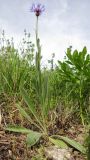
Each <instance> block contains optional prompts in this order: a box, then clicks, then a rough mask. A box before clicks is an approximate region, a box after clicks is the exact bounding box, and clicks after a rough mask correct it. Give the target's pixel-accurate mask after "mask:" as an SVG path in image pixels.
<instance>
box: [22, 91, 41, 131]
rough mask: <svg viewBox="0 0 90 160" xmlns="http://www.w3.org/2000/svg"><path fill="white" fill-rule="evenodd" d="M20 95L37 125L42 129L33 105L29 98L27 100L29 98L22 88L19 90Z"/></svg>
mask: <svg viewBox="0 0 90 160" xmlns="http://www.w3.org/2000/svg"><path fill="white" fill-rule="evenodd" d="M21 94H22V97H23V99H24V101H25V102H26V104H27V105H28V108H29V110H30V111H31V113H32V114H33V116H34V117H35V119H36V120H37V122H38V123H39V125H40V126H41V127H42V128H43V126H42V123H41V122H40V120H39V119H38V117H37V113H36V111H35V108H34V105H33V104H32V102H31V101H30V98H29V96H28V94H27V92H26V91H25V89H24V88H21Z"/></svg>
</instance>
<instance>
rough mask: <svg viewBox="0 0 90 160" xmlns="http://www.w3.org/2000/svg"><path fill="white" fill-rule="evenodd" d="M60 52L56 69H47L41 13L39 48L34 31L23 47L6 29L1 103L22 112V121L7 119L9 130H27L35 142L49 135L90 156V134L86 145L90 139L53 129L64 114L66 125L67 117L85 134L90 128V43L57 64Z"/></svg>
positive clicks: (1, 61)
mask: <svg viewBox="0 0 90 160" xmlns="http://www.w3.org/2000/svg"><path fill="white" fill-rule="evenodd" d="M54 56H55V55H54V54H53V55H52V59H51V60H49V61H48V62H49V63H51V69H49V68H48V67H47V68H42V66H41V60H42V55H41V45H40V39H39V38H38V16H37V23H36V53H35V45H34V44H33V43H32V42H31V41H30V34H28V33H27V32H26V31H25V38H24V39H23V43H22V47H21V48H19V49H18V50H17V49H16V48H15V47H14V42H13V41H11V42H10V41H9V40H8V41H7V40H6V39H5V35H4V32H3V39H2V42H1V48H0V97H1V104H2V99H4V101H6V102H7V103H9V104H10V103H11V102H12V104H14V105H12V107H10V106H8V105H6V108H5V109H4V111H5V112H6V113H9V111H10V110H11V111H13V107H15V110H18V111H19V113H18V115H19V116H20V122H19V123H11V124H10V121H9V123H8V122H6V123H5V125H4V129H5V130H6V132H7V131H9V134H10V133H12V132H17V133H22V134H25V135H26V136H27V138H26V143H27V145H28V146H29V147H32V146H35V145H36V144H37V143H38V142H39V141H40V139H43V141H44V142H47V144H54V145H56V146H58V147H60V148H68V147H69V146H70V147H71V148H74V149H76V150H78V151H79V152H81V153H82V154H83V155H85V154H87V158H88V160H89V159H90V158H89V157H90V154H89V153H90V152H89V151H90V135H87V137H88V138H87V143H86V146H85V147H84V144H83V145H82V144H80V143H79V142H77V141H76V140H74V139H73V138H69V137H68V135H62V134H61V133H60V132H59V134H58V132H56V133H55V132H53V131H54V125H55V123H56V120H57V119H59V118H60V120H61V124H63V126H64V124H65V122H66V121H67V122H68V121H71V119H72V124H73V122H74V123H75V124H77V126H78V124H80V125H81V126H82V127H83V130H85V134H87V133H88V131H87V130H89V129H90V128H89V124H90V54H88V53H87V49H86V47H84V48H83V50H82V51H81V52H78V51H77V50H75V51H72V48H71V47H69V48H68V49H67V52H66V57H65V58H64V60H63V61H62V62H61V61H58V64H57V65H56V67H54V65H53V64H54ZM8 99H9V102H8ZM1 110H2V108H1ZM22 119H23V121H24V122H25V123H23V124H24V125H23V124H22ZM26 124H28V125H26ZM50 128H51V129H52V131H51V133H50ZM57 128H58V127H57ZM56 130H57V129H56ZM43 145H44V143H43ZM39 156H40V155H39ZM41 159H42V157H41Z"/></svg>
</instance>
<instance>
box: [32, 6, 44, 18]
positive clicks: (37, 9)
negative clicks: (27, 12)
mask: <svg viewBox="0 0 90 160" xmlns="http://www.w3.org/2000/svg"><path fill="white" fill-rule="evenodd" d="M44 11H45V7H44V5H41V4H37V5H35V4H33V5H32V7H31V12H34V13H35V15H36V16H37V17H38V16H40V15H41V14H42V12H44Z"/></svg>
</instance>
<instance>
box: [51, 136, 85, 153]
mask: <svg viewBox="0 0 90 160" xmlns="http://www.w3.org/2000/svg"><path fill="white" fill-rule="evenodd" d="M54 137H57V138H59V139H61V140H63V141H64V142H66V143H67V144H69V145H70V146H72V147H74V148H75V149H77V150H78V151H80V152H81V153H83V154H85V153H86V149H85V147H84V146H83V145H81V144H80V143H79V142H76V141H75V140H73V139H70V138H68V137H64V136H58V135H55V136H54Z"/></svg>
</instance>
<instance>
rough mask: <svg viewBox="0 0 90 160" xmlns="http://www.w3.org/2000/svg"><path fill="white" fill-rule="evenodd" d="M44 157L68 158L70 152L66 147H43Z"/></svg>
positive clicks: (54, 158) (59, 159)
mask: <svg viewBox="0 0 90 160" xmlns="http://www.w3.org/2000/svg"><path fill="white" fill-rule="evenodd" d="M45 155H46V158H49V159H52V160H69V159H70V152H69V151H68V150H67V149H60V148H57V147H55V146H52V147H48V148H46V149H45Z"/></svg>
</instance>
